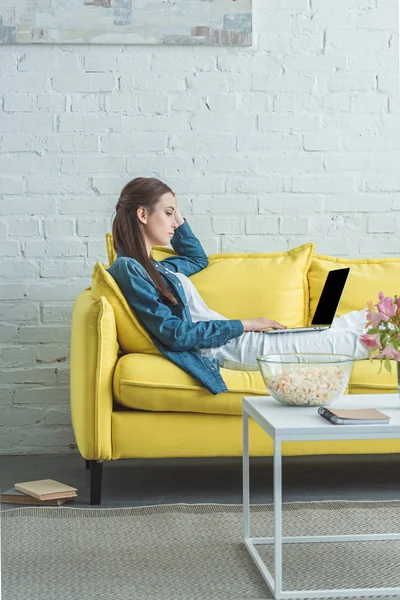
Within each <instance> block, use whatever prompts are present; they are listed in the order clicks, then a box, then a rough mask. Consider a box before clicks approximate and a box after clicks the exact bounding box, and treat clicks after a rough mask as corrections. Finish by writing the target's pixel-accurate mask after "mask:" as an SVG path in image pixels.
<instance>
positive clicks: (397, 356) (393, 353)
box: [375, 344, 400, 360]
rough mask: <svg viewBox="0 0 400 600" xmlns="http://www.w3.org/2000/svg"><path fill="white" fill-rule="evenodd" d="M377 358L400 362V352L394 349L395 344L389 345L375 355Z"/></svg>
mask: <svg viewBox="0 0 400 600" xmlns="http://www.w3.org/2000/svg"><path fill="white" fill-rule="evenodd" d="M375 358H393V359H394V360H400V352H398V351H397V350H395V349H394V347H393V344H389V345H388V347H387V348H385V349H384V350H382V351H381V352H379V354H376V355H375Z"/></svg>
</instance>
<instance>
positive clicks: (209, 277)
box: [92, 233, 315, 354]
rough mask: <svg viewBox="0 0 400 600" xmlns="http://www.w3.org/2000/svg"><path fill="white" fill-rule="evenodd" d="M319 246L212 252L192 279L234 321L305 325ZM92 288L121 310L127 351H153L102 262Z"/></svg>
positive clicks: (162, 254) (160, 252) (156, 253)
mask: <svg viewBox="0 0 400 600" xmlns="http://www.w3.org/2000/svg"><path fill="white" fill-rule="evenodd" d="M106 241H107V249H108V257H109V261H110V263H112V262H113V260H114V259H115V252H114V246H113V243H112V236H111V234H110V233H108V234H107V237H106ZM314 250H315V244H314V243H312V242H310V243H307V244H303V245H301V246H298V247H297V248H293V249H291V250H288V251H285V252H273V253H268V254H263V253H238V254H212V255H210V256H209V257H208V260H209V264H208V266H207V267H206V268H205V269H203V270H202V271H199V272H198V273H195V274H194V275H192V276H191V277H190V279H191V281H192V282H193V284H194V285H195V287H196V288H197V290H198V291H199V293H200V295H201V296H202V298H203V299H204V301H205V303H206V304H207V305H208V306H209V307H210V308H211V309H212V310H215V311H217V312H219V313H220V314H222V315H224V316H226V317H228V318H229V319H251V318H254V317H262V316H264V317H266V318H268V319H274V320H276V321H279V322H281V323H284V324H285V325H287V326H288V327H295V326H299V325H304V324H305V323H307V320H308V311H309V293H308V281H307V271H308V269H309V266H310V264H311V260H312V257H313V254H314ZM168 256H176V253H175V251H174V250H173V249H170V248H166V247H164V246H154V248H153V249H152V257H153V258H154V259H155V260H158V261H162V260H164V259H165V258H167V257H168ZM92 287H93V294H94V297H95V298H98V297H99V295H101V294H104V295H106V297H107V299H108V300H109V302H110V303H111V304H112V306H115V307H116V308H117V309H118V310H117V311H116V315H115V318H116V321H117V327H118V336H119V335H120V334H121V335H122V336H123V337H122V338H120V337H118V339H119V342H120V344H121V346H122V348H123V350H124V352H142V353H154V352H151V350H150V347H151V345H152V342H151V340H150V338H149V336H148V335H147V334H146V332H145V331H144V329H143V328H142V326H141V325H140V323H139V322H138V321H137V319H136V317H135V316H134V314H133V313H132V311H129V312H130V314H128V313H127V310H128V309H129V305H128V304H127V302H126V301H125V300H124V299H123V296H122V293H121V291H120V290H119V287H118V285H117V284H116V282H115V281H114V280H113V279H112V278H111V276H110V275H109V274H108V273H107V272H106V271H105V269H104V267H103V265H101V264H100V263H96V265H95V269H94V272H93V284H92ZM122 307H123V308H122ZM157 353H158V352H157ZM158 354H159V353H158Z"/></svg>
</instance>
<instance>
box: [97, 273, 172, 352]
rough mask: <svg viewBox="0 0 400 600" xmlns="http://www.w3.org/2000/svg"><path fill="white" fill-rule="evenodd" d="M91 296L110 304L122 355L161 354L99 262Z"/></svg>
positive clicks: (113, 280) (115, 283)
mask: <svg viewBox="0 0 400 600" xmlns="http://www.w3.org/2000/svg"><path fill="white" fill-rule="evenodd" d="M92 295H93V298H95V299H99V298H101V297H102V296H104V297H105V298H106V299H107V300H108V302H109V303H110V304H111V306H112V308H113V310H114V315H115V322H116V324H117V336H118V342H119V344H120V346H121V349H122V351H123V352H124V353H127V352H142V353H144V354H158V355H160V354H161V352H160V351H159V350H158V349H157V348H156V347H155V345H154V344H153V341H152V339H151V338H150V336H149V335H148V333H147V331H146V330H145V329H144V328H143V327H142V325H141V324H140V322H139V321H138V319H137V318H136V316H135V315H134V313H133V312H132V310H131V308H130V306H129V304H128V303H127V301H126V300H125V296H124V295H123V293H122V292H121V290H120V288H119V286H118V284H117V282H116V281H115V279H114V278H113V277H112V276H111V275H110V274H109V273H107V271H106V270H105V268H104V266H103V265H102V264H101V263H100V262H97V263H96V264H95V266H94V269H93V273H92Z"/></svg>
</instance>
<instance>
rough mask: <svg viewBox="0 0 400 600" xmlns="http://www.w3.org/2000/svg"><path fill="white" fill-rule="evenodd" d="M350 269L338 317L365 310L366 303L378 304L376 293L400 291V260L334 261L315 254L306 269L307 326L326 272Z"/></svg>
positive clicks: (328, 257) (364, 259)
mask: <svg viewBox="0 0 400 600" xmlns="http://www.w3.org/2000/svg"><path fill="white" fill-rule="evenodd" d="M346 267H350V273H349V277H348V279H347V283H346V287H345V288H344V291H343V295H342V298H341V300H340V304H339V308H338V311H337V313H336V314H337V316H338V317H340V316H341V315H344V314H346V313H348V312H350V311H352V310H362V309H363V308H366V306H367V301H368V300H373V302H374V304H375V303H376V302H378V294H379V292H380V291H382V292H384V294H385V296H392V297H393V296H394V295H395V294H399V292H400V258H336V257H334V256H325V255H323V254H315V256H314V257H313V259H312V261H311V266H310V268H309V270H308V275H307V277H308V283H309V288H310V314H309V323H311V320H312V317H313V315H314V312H315V309H316V306H317V303H318V299H319V297H320V295H321V292H322V288H323V285H324V281H325V279H326V277H327V275H328V272H329V271H331V270H334V269H343V268H346Z"/></svg>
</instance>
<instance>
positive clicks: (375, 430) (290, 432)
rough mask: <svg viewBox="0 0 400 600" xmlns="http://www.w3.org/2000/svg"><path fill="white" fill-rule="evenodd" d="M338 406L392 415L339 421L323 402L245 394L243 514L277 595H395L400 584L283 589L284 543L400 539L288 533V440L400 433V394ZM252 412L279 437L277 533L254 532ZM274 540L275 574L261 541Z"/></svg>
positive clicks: (345, 400) (344, 400) (250, 546)
mask: <svg viewBox="0 0 400 600" xmlns="http://www.w3.org/2000/svg"><path fill="white" fill-rule="evenodd" d="M331 406H332V407H333V406H335V407H336V408H378V409H379V410H381V411H382V412H384V413H385V414H387V415H389V416H391V420H390V423H389V424H386V425H333V424H331V423H329V421H326V420H325V419H323V418H322V417H321V416H320V415H318V412H317V411H318V409H317V407H298V406H283V405H281V404H279V403H278V402H276V401H275V400H273V399H272V398H271V397H270V396H258V397H253V396H244V397H243V403H242V407H243V517H244V524H243V526H244V543H245V546H246V548H247V550H248V551H249V553H250V556H251V557H252V559H253V560H254V562H255V564H256V566H257V567H258V569H259V571H260V573H261V575H262V577H263V579H264V581H265V582H266V584H267V585H268V587H269V589H270V590H271V592H272V594H273V595H274V598H276V599H277V600H280V599H281V598H328V597H335V598H340V597H344V596H390V595H395V594H400V588H399V587H396V588H356V589H344V588H342V589H322V590H294V591H283V590H282V544H285V543H298V544H301V543H309V542H311V543H312V542H314V543H316V542H343V541H350V542H351V541H366V540H369V541H373V540H399V539H400V533H393V534H376V535H345V536H343V535H342V536H332V535H321V536H310V537H304V536H298V537H282V442H284V441H307V440H372V439H375V440H377V439H393V438H400V400H399V395H398V394H358V395H348V396H342V397H341V398H340V399H338V400H336V401H335V403H334V404H332V405H331ZM249 417H251V418H252V419H254V421H256V422H257V423H258V424H259V425H260V426H261V427H262V429H263V430H264V431H265V433H267V434H268V435H269V436H270V437H271V438H272V440H273V442H274V458H273V461H274V537H268V538H264V537H259V538H252V537H250V489H249V422H248V419H249ZM259 544H274V560H275V578H273V577H272V575H271V573H270V571H269V570H268V569H267V567H266V566H265V563H264V562H263V560H262V558H261V556H260V554H259V553H258V552H257V548H256V546H257V545H259Z"/></svg>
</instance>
